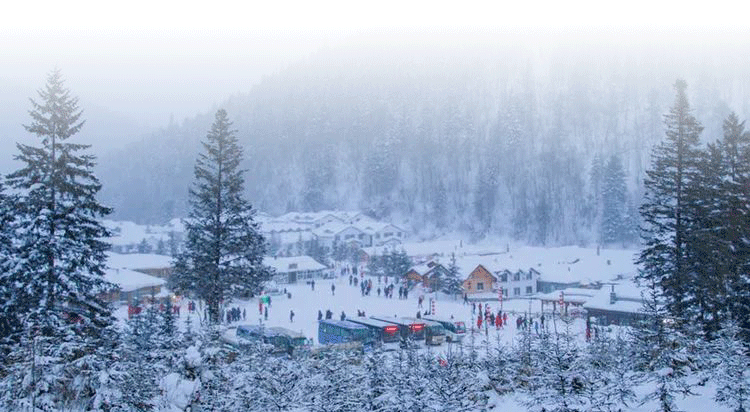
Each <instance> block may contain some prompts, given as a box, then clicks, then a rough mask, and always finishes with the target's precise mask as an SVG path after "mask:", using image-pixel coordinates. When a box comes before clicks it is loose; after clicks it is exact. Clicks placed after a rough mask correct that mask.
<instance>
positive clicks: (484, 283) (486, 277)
mask: <svg viewBox="0 0 750 412" xmlns="http://www.w3.org/2000/svg"><path fill="white" fill-rule="evenodd" d="M496 285H497V277H496V276H495V275H493V274H492V272H491V271H490V270H488V269H487V268H485V267H484V266H483V265H481V264H480V265H477V267H476V268H474V270H472V271H471V273H469V276H468V277H467V278H466V279H465V280H464V281H463V284H462V286H463V290H464V293H466V294H476V293H487V292H493V291H494V290H495V288H496Z"/></svg>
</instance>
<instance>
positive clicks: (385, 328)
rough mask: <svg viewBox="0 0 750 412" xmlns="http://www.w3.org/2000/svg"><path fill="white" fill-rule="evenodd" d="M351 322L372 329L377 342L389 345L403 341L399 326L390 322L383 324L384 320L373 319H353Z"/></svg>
mask: <svg viewBox="0 0 750 412" xmlns="http://www.w3.org/2000/svg"><path fill="white" fill-rule="evenodd" d="M349 320H350V321H352V322H354V323H359V324H360V325H364V326H366V327H368V328H370V330H371V331H372V333H373V336H374V337H375V340H377V341H379V342H381V343H382V344H384V345H387V344H389V343H398V342H399V341H401V335H400V333H399V331H398V325H394V324H393V323H389V322H383V321H382V320H377V319H373V318H362V317H357V318H351V319H349Z"/></svg>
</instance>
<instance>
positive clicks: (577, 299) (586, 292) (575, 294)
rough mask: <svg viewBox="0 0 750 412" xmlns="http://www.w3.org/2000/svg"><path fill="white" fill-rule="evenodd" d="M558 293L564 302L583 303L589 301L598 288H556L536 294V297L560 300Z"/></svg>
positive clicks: (546, 299) (597, 291)
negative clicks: (552, 290)
mask: <svg viewBox="0 0 750 412" xmlns="http://www.w3.org/2000/svg"><path fill="white" fill-rule="evenodd" d="M560 293H562V294H563V300H564V301H565V302H572V303H585V302H587V301H589V300H590V299H591V298H592V297H593V296H594V295H596V294H598V293H599V290H597V289H582V288H567V289H563V290H556V291H554V292H550V293H544V294H541V295H537V297H538V298H539V299H540V300H544V301H558V300H560Z"/></svg>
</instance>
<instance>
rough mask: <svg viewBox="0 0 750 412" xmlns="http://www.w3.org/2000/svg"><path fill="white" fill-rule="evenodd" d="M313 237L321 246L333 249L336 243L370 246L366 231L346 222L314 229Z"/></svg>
mask: <svg viewBox="0 0 750 412" xmlns="http://www.w3.org/2000/svg"><path fill="white" fill-rule="evenodd" d="M312 234H313V238H314V239H315V241H316V242H317V243H318V245H319V246H320V247H324V248H328V249H329V250H330V249H333V248H334V246H336V245H354V246H357V247H365V246H368V245H367V242H368V239H369V237H368V236H367V234H366V233H365V232H363V231H362V230H360V229H357V228H356V227H354V226H352V225H349V224H345V223H328V224H326V225H323V226H321V227H318V228H316V229H314V230H313V231H312Z"/></svg>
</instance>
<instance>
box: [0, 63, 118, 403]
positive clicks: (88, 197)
mask: <svg viewBox="0 0 750 412" xmlns="http://www.w3.org/2000/svg"><path fill="white" fill-rule="evenodd" d="M39 98H40V101H39V102H37V101H36V100H34V99H32V100H31V103H32V109H31V110H30V111H29V114H30V115H31V118H32V122H31V124H29V125H27V126H25V128H26V130H27V131H28V132H29V133H31V134H33V135H35V136H36V137H37V138H39V140H40V145H39V146H30V145H25V144H17V147H18V150H19V152H20V154H18V155H16V157H15V158H16V160H18V161H20V162H21V163H22V165H23V166H22V167H21V168H20V169H19V170H17V171H15V172H13V173H11V174H10V175H8V177H7V182H8V184H9V185H10V186H11V187H12V188H13V189H14V191H15V193H17V195H18V197H17V199H15V201H14V213H15V215H16V220H15V222H14V223H13V227H12V229H13V236H14V238H15V243H16V244H15V251H14V256H13V259H14V261H15V264H14V265H13V266H12V267H11V268H9V270H8V271H7V272H6V273H4V274H3V275H2V279H1V282H0V283H2V288H1V289H3V290H5V291H6V292H8V291H10V293H4V296H3V298H5V300H4V301H3V302H2V303H0V305H2V308H3V312H4V313H8V311H9V310H10V311H12V316H14V317H15V318H16V320H18V321H19V322H18V323H17V325H22V326H23V328H22V329H15V330H13V331H11V332H12V333H14V335H15V337H16V340H20V342H21V345H19V346H18V347H16V348H14V351H15V352H14V353H11V354H10V355H9V356H8V359H9V360H10V361H9V362H14V363H13V367H12V368H11V374H10V375H9V376H7V377H6V383H7V382H12V381H13V380H14V379H19V385H15V388H14V389H13V390H14V391H17V392H15V394H14V395H15V397H16V399H17V400H18V401H19V402H23V399H37V398H38V396H37V395H39V397H40V398H44V399H45V401H44V404H45V405H47V407H51V408H53V409H58V408H64V407H66V406H70V405H74V404H76V403H77V402H83V403H85V402H87V399H89V398H90V397H91V396H93V392H94V391H95V390H96V386H97V385H98V384H97V383H96V380H97V376H98V373H97V370H98V368H101V367H103V362H104V361H106V359H104V358H103V357H101V356H99V355H104V356H106V357H109V355H107V354H105V353H104V352H106V351H108V350H111V349H112V345H114V339H115V337H114V335H113V333H114V329H113V326H112V325H113V320H114V319H113V316H112V314H111V312H110V309H109V307H108V305H106V304H105V303H103V302H102V301H101V299H100V298H99V297H98V296H99V294H100V293H101V292H104V291H105V290H108V289H110V288H111V287H112V285H111V284H109V283H108V282H106V281H105V280H104V278H103V274H104V269H105V263H106V262H105V261H106V256H105V251H106V250H107V248H108V247H109V245H108V244H107V243H105V242H104V241H103V240H102V239H104V238H106V237H108V236H109V232H108V231H107V230H106V229H105V227H104V226H103V225H102V224H101V223H100V219H101V218H102V217H103V216H105V215H107V214H109V213H110V209H109V208H107V207H104V206H102V205H101V204H100V203H99V202H97V200H96V198H95V197H96V195H97V193H98V192H99V190H100V189H101V184H100V183H99V181H98V179H97V178H96V177H95V176H94V174H93V168H94V157H93V156H92V155H90V154H86V153H85V151H86V149H88V147H89V146H88V145H82V144H77V143H71V142H69V139H70V138H72V137H73V136H74V135H75V134H76V133H78V132H79V131H80V130H81V128H82V127H83V124H84V121H83V120H81V114H82V112H81V111H80V110H79V108H78V99H77V98H75V97H72V96H71V94H70V92H69V90H68V89H66V88H65V87H64V82H63V79H62V76H61V74H60V72H59V70H54V71H53V72H52V73H51V74H50V75H49V77H48V78H47V84H46V85H45V87H44V88H43V89H41V90H40V91H39ZM26 345H28V346H26ZM32 345H33V346H36V347H38V352H37V353H39V354H40V355H41V356H40V359H41V360H43V361H44V362H43V364H42V365H41V366H40V367H38V368H37V374H36V376H33V373H32V376H29V375H28V373H29V366H30V365H29V364H28V363H27V361H29V360H30V361H31V363H32V364H33V363H34V359H36V357H31V358H30V357H29V356H28V353H27V348H28V347H32ZM62 365H65V367H64V369H61V368H62ZM63 370H64V373H63V372H62V371H63ZM37 376H38V377H40V378H41V379H42V380H43V381H44V382H45V383H42V384H39V385H37V379H36V377H37ZM15 407H18V405H15ZM12 408H13V407H12Z"/></svg>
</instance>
